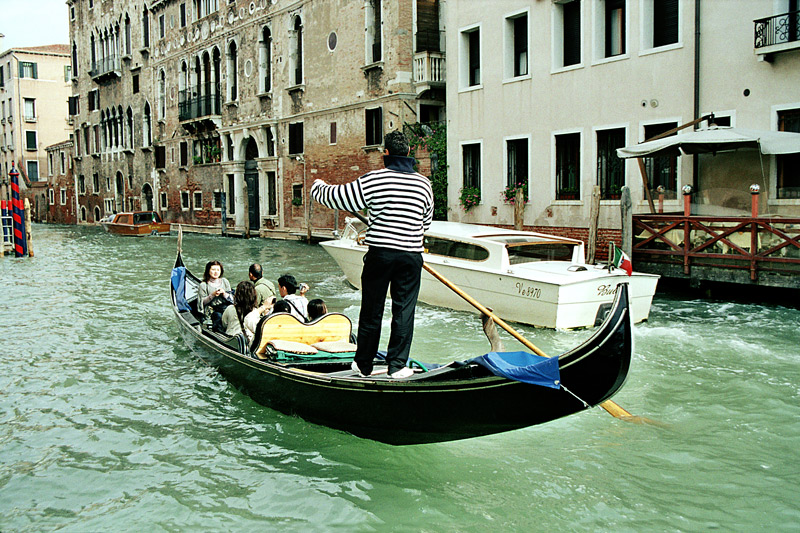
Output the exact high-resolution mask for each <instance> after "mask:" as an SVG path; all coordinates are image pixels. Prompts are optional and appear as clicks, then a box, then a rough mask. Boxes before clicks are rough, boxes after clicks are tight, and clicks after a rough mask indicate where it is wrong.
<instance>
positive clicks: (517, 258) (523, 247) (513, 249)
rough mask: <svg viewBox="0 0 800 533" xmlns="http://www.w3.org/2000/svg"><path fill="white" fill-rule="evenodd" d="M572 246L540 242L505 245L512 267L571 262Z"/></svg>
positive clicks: (561, 243)
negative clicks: (548, 262) (542, 262)
mask: <svg viewBox="0 0 800 533" xmlns="http://www.w3.org/2000/svg"><path fill="white" fill-rule="evenodd" d="M574 246H575V245H574V244H570V243H563V242H542V243H530V242H529V243H523V244H507V245H506V248H507V249H508V261H509V263H510V264H512V265H519V264H521V263H535V262H538V261H572V251H573V248H574Z"/></svg>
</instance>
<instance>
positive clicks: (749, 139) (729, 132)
mask: <svg viewBox="0 0 800 533" xmlns="http://www.w3.org/2000/svg"><path fill="white" fill-rule="evenodd" d="M739 148H752V149H756V148H760V149H761V153H762V154H794V153H798V152H800V133H791V132H787V131H759V130H747V129H742V128H731V127H728V126H712V127H710V128H708V129H704V130H696V131H690V132H687V133H678V134H677V135H670V136H669V137H664V138H662V139H656V140H655V141H647V142H643V143H641V144H637V145H634V146H626V147H624V148H618V149H617V155H618V156H619V157H620V158H621V159H627V158H630V157H647V156H659V155H683V154H706V153H716V152H730V151H733V150H738V149H739Z"/></svg>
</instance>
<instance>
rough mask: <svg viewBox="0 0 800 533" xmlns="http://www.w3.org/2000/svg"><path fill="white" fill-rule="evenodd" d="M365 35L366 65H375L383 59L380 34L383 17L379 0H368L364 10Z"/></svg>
mask: <svg viewBox="0 0 800 533" xmlns="http://www.w3.org/2000/svg"><path fill="white" fill-rule="evenodd" d="M365 16H366V34H367V43H366V44H367V64H369V63H377V62H378V61H381V59H383V54H382V45H381V33H382V28H383V15H382V12H381V0H368V1H367V4H366V10H365Z"/></svg>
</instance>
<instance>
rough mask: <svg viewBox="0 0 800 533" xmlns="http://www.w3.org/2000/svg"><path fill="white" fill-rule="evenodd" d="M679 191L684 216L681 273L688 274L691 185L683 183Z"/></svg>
mask: <svg viewBox="0 0 800 533" xmlns="http://www.w3.org/2000/svg"><path fill="white" fill-rule="evenodd" d="M681 191H682V192H683V216H684V217H686V219H685V220H684V221H683V273H684V274H686V275H689V249H690V248H691V245H690V243H691V240H690V238H689V234H690V231H691V227H690V223H689V217H690V216H691V215H692V186H691V185H684V186H683V188H681Z"/></svg>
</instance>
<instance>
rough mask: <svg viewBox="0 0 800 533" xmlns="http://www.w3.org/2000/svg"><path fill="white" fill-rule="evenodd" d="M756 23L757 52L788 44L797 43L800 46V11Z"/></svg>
mask: <svg viewBox="0 0 800 533" xmlns="http://www.w3.org/2000/svg"><path fill="white" fill-rule="evenodd" d="M754 22H755V38H754V46H755V48H756V50H758V49H763V48H765V47H769V46H775V45H784V44H788V43H797V44H798V46H800V11H792V12H790V13H784V14H782V15H775V16H772V17H767V18H763V19H758V20H756V21H754Z"/></svg>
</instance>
